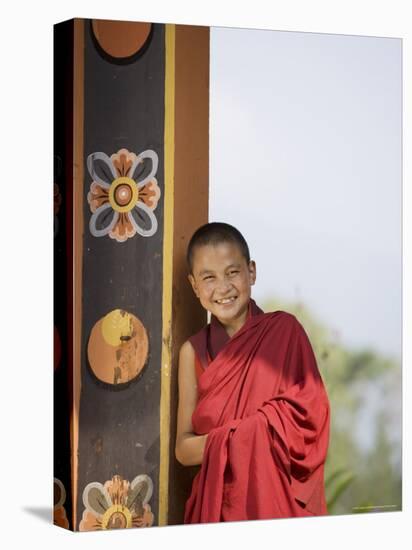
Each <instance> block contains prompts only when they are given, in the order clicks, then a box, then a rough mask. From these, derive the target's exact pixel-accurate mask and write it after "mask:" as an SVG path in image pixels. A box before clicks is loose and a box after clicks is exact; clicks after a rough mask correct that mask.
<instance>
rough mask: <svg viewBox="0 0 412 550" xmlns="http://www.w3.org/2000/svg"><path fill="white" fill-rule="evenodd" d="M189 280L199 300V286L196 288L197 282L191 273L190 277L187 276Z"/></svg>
mask: <svg viewBox="0 0 412 550" xmlns="http://www.w3.org/2000/svg"><path fill="white" fill-rule="evenodd" d="M187 278H188V279H189V282H190V284H191V285H192V288H193V292H194V293H195V294H196V296H197V297H198V298H199V293H198V291H197V286H196V281H195V278H194V277H193V275H192V274H191V273H189V275H188V276H187Z"/></svg>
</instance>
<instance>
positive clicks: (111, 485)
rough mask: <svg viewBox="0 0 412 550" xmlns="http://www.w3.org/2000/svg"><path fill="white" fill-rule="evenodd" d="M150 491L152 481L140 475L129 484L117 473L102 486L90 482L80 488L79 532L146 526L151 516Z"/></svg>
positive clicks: (149, 522)
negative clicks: (81, 511) (81, 490)
mask: <svg viewBox="0 0 412 550" xmlns="http://www.w3.org/2000/svg"><path fill="white" fill-rule="evenodd" d="M152 493H153V482H152V480H151V479H150V477H149V476H148V475H145V474H142V475H138V476H137V477H135V478H134V480H133V481H132V482H131V483H130V482H129V481H127V480H126V479H123V478H122V477H121V476H119V475H115V476H113V478H112V479H111V480H110V481H106V483H105V484H104V485H102V484H101V483H98V482H95V481H93V482H92V483H89V484H88V485H86V487H85V489H84V491H83V504H84V506H85V508H86V509H85V510H84V512H83V516H82V520H81V522H80V524H79V530H80V531H97V530H101V529H127V528H130V527H150V526H151V525H153V520H154V515H153V513H152V512H151V508H150V505H149V504H148V501H149V500H150V498H151V496H152Z"/></svg>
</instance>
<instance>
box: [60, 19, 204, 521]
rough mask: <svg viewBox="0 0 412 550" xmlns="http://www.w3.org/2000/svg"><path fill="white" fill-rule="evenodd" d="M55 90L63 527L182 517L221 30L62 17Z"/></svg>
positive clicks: (189, 472)
mask: <svg viewBox="0 0 412 550" xmlns="http://www.w3.org/2000/svg"><path fill="white" fill-rule="evenodd" d="M59 63H61V64H62V65H61V66H60V65H59ZM70 79H72V81H71V85H68V83H69V82H70ZM55 82H56V85H55V97H56V98H57V97H58V101H57V102H56V113H55V124H56V125H55V157H57V158H59V159H60V161H58V162H57V165H58V164H59V163H60V165H61V168H60V173H61V174H63V176H61V180H62V181H61V182H60V185H59V183H58V182H57V184H56V185H57V187H55V196H57V191H59V192H60V193H63V195H62V196H63V200H60V202H59V199H57V203H59V208H58V209H59V212H60V215H59V212H57V214H56V225H57V226H58V231H57V236H56V237H55V243H56V244H55V247H56V248H55V260H56V266H58V267H56V270H55V274H56V280H57V281H58V284H56V285H55V324H56V330H57V331H58V333H59V334H60V333H61V335H63V336H61V335H60V340H57V342H59V341H60V344H61V342H63V344H64V345H63V344H61V349H62V353H61V359H60V360H59V361H60V367H59V368H60V369H61V370H60V371H59V372H61V373H63V374H62V376H61V377H60V380H59V379H58V377H57V376H55V434H56V433H58V434H61V436H60V435H59V437H58V438H56V437H55V443H56V445H55V471H54V476H55V492H56V494H57V497H58V496H59V495H60V493H61V495H63V496H64V493H65V495H66V500H65V501H64V499H63V496H61V497H60V499H59V500H56V499H55V501H56V509H55V510H57V511H58V513H57V512H56V511H55V516H56V518H57V519H58V518H59V517H60V516H63V515H64V514H63V511H62V509H64V512H65V516H66V518H67V522H68V525H63V521H57V520H56V523H58V524H60V525H62V526H66V527H69V528H70V529H73V530H95V529H110V528H128V527H140V526H152V525H166V524H171V523H182V521H183V506H184V502H185V500H186V498H187V497H188V493H189V490H190V483H191V480H192V477H193V475H194V473H195V472H196V471H197V468H189V469H187V468H183V467H181V466H180V465H179V464H178V463H177V461H176V460H175V457H174V443H175V435H176V409H177V358H178V351H179V348H180V345H181V344H182V343H183V341H184V340H185V339H186V338H187V337H188V336H189V335H191V334H193V332H195V331H197V330H198V329H199V328H200V327H201V326H202V325H203V324H205V323H206V314H205V312H204V311H203V310H202V309H201V307H200V305H199V304H198V303H197V301H196V299H195V297H194V295H192V291H191V289H190V286H189V283H188V281H187V276H186V266H185V262H184V254H185V250H186V246H187V243H188V240H189V238H190V236H191V234H192V233H193V231H194V230H195V229H196V228H197V227H198V226H199V225H201V224H203V223H205V222H206V221H207V218H208V128H209V122H208V120H209V118H208V117H209V29H208V28H207V27H189V26H180V25H177V26H175V25H163V24H150V23H136V22H124V21H123V22H119V21H103V20H84V19H74V20H71V21H67V22H64V23H60V24H58V25H56V26H55ZM63 203H64V208H62V205H63ZM61 212H64V215H63V214H62V213H61ZM59 232H60V233H59ZM59 239H60V240H59ZM56 251H57V253H56ZM59 274H60V275H59ZM59 276H60V278H59ZM62 296H67V298H62ZM63 311H64V313H62V312H63ZM58 349H59V344H56V346H55V351H56V357H57V355H58V353H57V351H58ZM55 372H57V371H55ZM57 402H58V403H60V405H59V406H57ZM65 412H67V415H66V417H65ZM67 434H69V436H70V437H69V441H70V448H68V447H67V444H66V446H65V445H64V444H63V442H64V441H66V442H67V440H68V439H67ZM57 497H56V498H57Z"/></svg>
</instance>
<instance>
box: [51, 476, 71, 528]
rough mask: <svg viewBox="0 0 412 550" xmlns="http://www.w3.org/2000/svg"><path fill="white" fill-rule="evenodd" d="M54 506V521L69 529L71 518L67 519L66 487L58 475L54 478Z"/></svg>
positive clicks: (55, 523)
mask: <svg viewBox="0 0 412 550" xmlns="http://www.w3.org/2000/svg"><path fill="white" fill-rule="evenodd" d="M53 493H54V506H53V523H54V525H58V526H59V527H63V528H64V529H69V520H68V519H67V515H66V509H65V508H64V506H63V504H64V503H65V501H66V489H65V488H64V485H63V483H62V482H61V481H60V479H57V477H55V478H54V489H53Z"/></svg>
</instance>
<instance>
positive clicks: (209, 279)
mask: <svg viewBox="0 0 412 550" xmlns="http://www.w3.org/2000/svg"><path fill="white" fill-rule="evenodd" d="M212 279H213V276H212V275H208V276H207V277H204V279H203V280H204V281H211V280H212Z"/></svg>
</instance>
